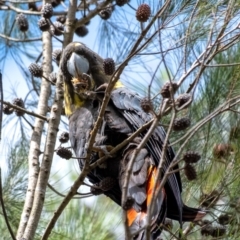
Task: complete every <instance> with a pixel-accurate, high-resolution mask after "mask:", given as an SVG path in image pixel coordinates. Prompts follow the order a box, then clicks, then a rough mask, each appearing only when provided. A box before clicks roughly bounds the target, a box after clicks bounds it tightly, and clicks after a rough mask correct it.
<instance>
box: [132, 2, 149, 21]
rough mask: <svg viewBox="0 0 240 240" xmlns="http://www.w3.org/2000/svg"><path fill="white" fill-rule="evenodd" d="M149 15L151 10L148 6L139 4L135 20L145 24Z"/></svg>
mask: <svg viewBox="0 0 240 240" xmlns="http://www.w3.org/2000/svg"><path fill="white" fill-rule="evenodd" d="M150 15H151V8H150V7H149V5H148V4H146V3H143V4H141V5H140V6H139V7H138V9H137V12H136V18H137V20H138V21H139V22H146V21H147V20H148V19H149V17H150Z"/></svg>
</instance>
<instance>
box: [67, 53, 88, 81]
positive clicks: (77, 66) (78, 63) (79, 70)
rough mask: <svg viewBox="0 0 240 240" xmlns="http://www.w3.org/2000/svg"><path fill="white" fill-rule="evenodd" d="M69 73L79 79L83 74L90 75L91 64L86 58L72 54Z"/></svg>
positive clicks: (68, 66)
mask: <svg viewBox="0 0 240 240" xmlns="http://www.w3.org/2000/svg"><path fill="white" fill-rule="evenodd" d="M67 69H68V72H69V73H70V74H71V75H72V76H73V77H76V78H77V77H79V76H81V75H82V74H83V73H88V71H89V62H88V60H87V59H86V58H84V57H83V56H81V55H78V54H76V53H72V55H71V57H70V59H69V60H68V63H67Z"/></svg>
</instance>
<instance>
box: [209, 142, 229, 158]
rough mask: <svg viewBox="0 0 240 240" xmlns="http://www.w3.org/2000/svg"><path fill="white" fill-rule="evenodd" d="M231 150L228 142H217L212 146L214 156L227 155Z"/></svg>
mask: <svg viewBox="0 0 240 240" xmlns="http://www.w3.org/2000/svg"><path fill="white" fill-rule="evenodd" d="M231 151H233V148H232V147H231V145H230V144H227V143H219V144H216V145H215V146H214V147H213V156H214V157H216V158H221V157H227V156H229V153H230V152H231Z"/></svg>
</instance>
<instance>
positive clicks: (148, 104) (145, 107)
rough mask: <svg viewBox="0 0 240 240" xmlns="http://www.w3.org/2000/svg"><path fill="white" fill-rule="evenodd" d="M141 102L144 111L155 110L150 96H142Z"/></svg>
mask: <svg viewBox="0 0 240 240" xmlns="http://www.w3.org/2000/svg"><path fill="white" fill-rule="evenodd" d="M140 103H141V108H142V110H143V111H144V112H147V113H148V112H150V111H152V110H153V104H152V101H151V100H150V99H149V98H148V97H146V98H142V99H141V102H140Z"/></svg>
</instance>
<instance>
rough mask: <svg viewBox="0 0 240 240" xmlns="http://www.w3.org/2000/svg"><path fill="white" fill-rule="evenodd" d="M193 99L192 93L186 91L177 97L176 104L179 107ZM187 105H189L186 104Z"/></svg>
mask: <svg viewBox="0 0 240 240" xmlns="http://www.w3.org/2000/svg"><path fill="white" fill-rule="evenodd" d="M190 99H191V95H190V94H188V93H184V94H181V95H179V96H178V98H177V99H176V103H175V104H176V106H178V107H179V108H180V107H182V106H183V105H184V104H185V103H187V102H188V101H189V100H190ZM186 107H187V106H186Z"/></svg>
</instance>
